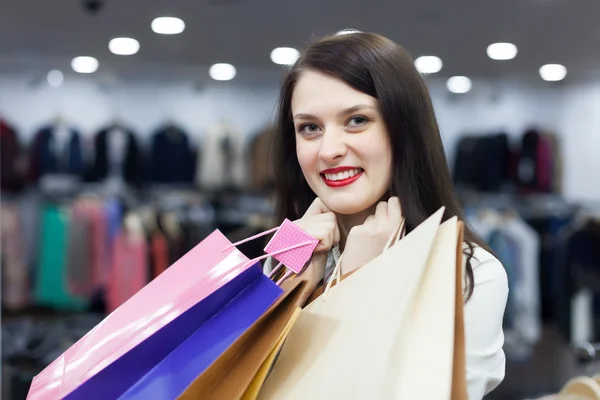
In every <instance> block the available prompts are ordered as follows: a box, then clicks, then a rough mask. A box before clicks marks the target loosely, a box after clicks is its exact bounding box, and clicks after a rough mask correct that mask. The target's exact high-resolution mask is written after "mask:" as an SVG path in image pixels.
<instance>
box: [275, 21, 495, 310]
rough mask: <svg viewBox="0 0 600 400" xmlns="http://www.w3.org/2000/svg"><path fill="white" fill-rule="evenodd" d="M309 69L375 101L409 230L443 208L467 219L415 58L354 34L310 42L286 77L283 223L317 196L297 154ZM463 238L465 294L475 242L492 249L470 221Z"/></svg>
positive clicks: (279, 150)
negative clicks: (296, 117) (301, 85)
mask: <svg viewBox="0 0 600 400" xmlns="http://www.w3.org/2000/svg"><path fill="white" fill-rule="evenodd" d="M305 70H312V71H318V72H321V73H324V74H328V75H330V76H332V77H335V78H337V79H340V80H342V81H343V82H345V83H346V84H348V85H350V86H351V87H352V88H354V89H356V90H358V91H360V92H362V93H365V94H368V95H369V96H372V97H374V98H376V99H377V100H378V103H379V109H380V112H381V114H382V117H383V120H384V122H385V125H386V127H387V132H388V135H389V138H390V145H391V147H392V149H391V150H392V173H391V177H392V178H391V186H390V193H389V194H390V196H397V197H398V198H399V199H400V203H401V205H402V212H403V215H404V217H405V219H406V231H407V233H408V232H410V231H411V230H412V229H414V228H415V227H416V226H418V225H419V224H421V223H422V222H423V221H424V220H425V219H427V218H428V217H429V216H430V215H432V214H433V213H434V212H435V211H437V210H438V209H440V208H441V207H442V206H444V207H445V213H444V216H443V220H444V221H445V220H447V219H448V218H451V217H453V216H457V217H458V218H459V219H463V218H462V212H461V209H460V206H459V204H458V201H457V199H456V197H455V194H454V189H453V185H452V179H451V175H450V171H449V168H448V164H447V161H446V156H445V153H444V147H443V144H442V140H441V137H440V132H439V128H438V124H437V120H436V117H435V114H434V109H433V104H432V102H431V98H430V96H429V91H428V89H427V86H426V85H425V82H424V81H423V79H422V77H421V75H420V74H419V72H418V71H417V70H416V68H415V66H414V60H413V58H412V57H411V55H410V54H409V53H408V52H407V51H406V50H405V49H404V48H402V47H401V46H400V45H398V44H396V43H395V42H393V41H392V40H389V39H387V38H385V37H383V36H380V35H376V34H372V33H362V32H357V31H355V32H352V33H349V34H344V35H335V36H330V37H326V38H324V39H321V40H318V41H316V42H314V43H312V44H311V45H310V46H308V48H307V49H306V50H305V52H304V53H303V54H302V55H301V57H300V58H299V59H298V61H297V62H296V63H295V65H294V66H293V67H292V68H291V70H290V71H289V72H288V73H287V76H286V77H285V80H284V82H283V86H282V88H281V93H280V98H279V104H278V113H277V121H276V134H275V137H274V140H273V152H272V154H273V156H274V157H273V165H272V167H273V169H274V173H275V176H274V179H275V184H276V195H277V197H276V201H277V203H276V215H277V219H278V222H279V223H281V222H282V221H283V219H284V218H288V219H290V220H294V219H298V218H301V217H302V215H303V214H304V212H305V211H306V210H307V209H308V207H309V206H310V204H311V203H312V202H313V200H314V199H315V198H316V195H315V193H314V192H313V191H312V190H311V188H310V187H309V186H308V183H307V182H306V180H305V179H304V177H303V174H302V171H301V169H300V165H299V164H298V159H297V157H296V138H295V134H294V132H295V130H294V123H293V120H292V110H291V101H292V95H293V91H294V87H295V84H296V82H297V81H298V78H299V76H300V74H301V73H302V71H305ZM464 240H465V242H466V244H467V246H465V251H464V254H465V255H466V257H467V265H466V275H467V285H466V290H465V294H466V299H468V298H470V297H471V295H472V293H473V289H474V282H473V268H472V263H471V260H472V257H473V250H474V245H479V246H481V247H483V248H486V249H488V247H487V246H486V244H485V243H484V242H483V241H482V240H481V239H480V238H478V237H477V236H476V235H475V234H474V232H473V231H472V230H471V229H470V228H469V227H468V226H467V225H466V224H465V229H464Z"/></svg>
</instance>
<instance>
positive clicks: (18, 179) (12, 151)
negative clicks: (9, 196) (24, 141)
mask: <svg viewBox="0 0 600 400" xmlns="http://www.w3.org/2000/svg"><path fill="white" fill-rule="evenodd" d="M21 152H22V148H21V144H20V143H19V137H18V135H17V131H16V130H15V129H14V128H13V127H12V126H10V125H9V124H8V123H7V122H6V121H4V120H2V119H0V186H1V188H2V190H3V191H11V192H15V191H19V190H21V189H23V187H24V186H25V182H24V181H25V180H24V174H23V172H24V171H23V170H22V169H21V166H20V160H21V157H22V154H21Z"/></svg>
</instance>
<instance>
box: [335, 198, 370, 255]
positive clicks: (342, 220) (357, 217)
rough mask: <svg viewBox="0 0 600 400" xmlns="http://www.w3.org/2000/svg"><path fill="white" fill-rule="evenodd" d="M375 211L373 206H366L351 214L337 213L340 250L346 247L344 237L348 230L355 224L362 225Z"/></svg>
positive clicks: (345, 237) (346, 236) (346, 235)
mask: <svg viewBox="0 0 600 400" xmlns="http://www.w3.org/2000/svg"><path fill="white" fill-rule="evenodd" d="M374 213H375V207H371V208H368V209H366V210H364V211H361V212H359V213H356V214H352V215H342V214H338V216H337V218H338V226H339V228H340V251H342V252H343V251H344V248H345V247H346V239H347V238H348V234H349V233H350V230H351V229H352V228H354V227H355V226H358V225H362V224H363V223H364V222H365V220H366V219H367V218H368V217H369V216H370V215H373V214H374Z"/></svg>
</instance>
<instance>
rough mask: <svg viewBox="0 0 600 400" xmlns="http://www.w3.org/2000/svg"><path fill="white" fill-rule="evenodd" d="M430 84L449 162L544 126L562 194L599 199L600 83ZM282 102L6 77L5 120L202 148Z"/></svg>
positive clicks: (1, 84)
mask: <svg viewBox="0 0 600 400" xmlns="http://www.w3.org/2000/svg"><path fill="white" fill-rule="evenodd" d="M274 81H275V82H276V81H277V80H274ZM429 85H430V89H431V92H432V96H433V99H434V104H435V107H436V113H437V117H438V121H439V124H440V128H441V131H442V136H443V139H444V143H445V145H446V148H447V152H448V156H449V162H450V163H452V162H453V149H454V146H455V145H456V141H457V139H458V138H459V136H460V135H461V134H464V133H470V134H485V133H486V132H499V131H503V132H506V133H508V134H509V135H511V138H512V139H514V140H518V138H519V136H520V135H521V134H522V133H523V131H524V130H525V129H526V128H527V127H530V126H537V127H541V128H544V129H548V130H550V131H553V132H555V133H556V134H557V135H558V136H559V138H560V141H561V143H562V149H563V161H564V174H563V188H564V194H565V195H566V196H567V197H568V198H570V199H573V200H585V201H600V184H598V178H597V176H598V175H600V157H598V153H599V151H600V81H598V82H589V83H587V84H585V85H583V84H580V85H558V86H552V85H542V84H539V85H531V84H530V85H527V84H523V83H518V82H513V83H510V82H503V83H501V84H500V83H495V84H491V83H489V82H475V84H474V88H473V90H472V91H471V92H470V93H468V94H466V95H460V96H457V95H450V94H449V93H448V91H447V90H446V89H445V87H444V84H443V82H441V81H437V80H435V79H431V80H430V81H429ZM276 99H277V84H276V83H275V84H273V85H260V86H258V85H257V86H255V87H252V86H249V85H240V84H236V83H235V81H232V82H226V83H217V82H215V83H211V84H207V85H205V86H203V87H200V88H198V87H194V86H193V85H189V84H173V83H168V84H167V83H162V84H161V83H143V82H128V83H115V82H113V83H110V84H107V83H104V84H99V83H98V82H94V81H91V80H89V79H81V78H79V79H71V78H69V79H68V80H66V81H65V84H64V85H63V86H62V87H60V88H58V89H56V88H51V87H48V86H47V85H44V84H40V83H37V84H36V83H34V82H32V80H31V79H30V78H25V77H19V76H6V75H5V76H0V115H3V116H4V117H6V118H8V119H9V120H10V122H11V123H13V124H14V125H15V126H16V127H17V128H18V129H19V131H20V132H22V135H23V139H24V140H26V141H27V140H29V139H30V138H31V137H32V135H33V133H34V132H35V130H36V129H37V128H38V127H39V126H40V125H41V124H44V123H46V122H48V121H50V120H52V119H53V118H54V117H55V116H56V115H59V114H60V115H61V116H62V117H63V118H65V119H67V120H69V121H71V122H72V123H73V124H74V125H75V126H77V127H79V128H80V129H81V130H82V131H83V132H84V133H85V134H87V135H91V134H92V133H93V132H95V131H96V130H98V129H99V128H100V127H102V126H103V125H104V124H106V123H109V122H110V121H112V120H113V118H114V117H115V116H117V117H118V118H119V119H121V120H122V121H124V122H126V123H127V124H129V125H130V126H131V127H133V128H134V129H135V130H136V131H137V132H138V133H139V134H140V136H141V137H143V138H146V139H147V138H148V137H149V136H150V134H151V133H152V131H153V129H154V128H156V127H157V126H158V125H159V124H160V123H162V122H164V121H166V120H172V121H176V122H177V123H179V124H180V125H182V126H183V127H184V128H186V129H187V130H189V131H190V132H191V134H192V135H193V137H194V138H195V139H197V140H200V139H201V137H202V134H203V133H204V132H205V131H206V129H208V128H210V126H212V125H214V124H215V123H217V122H218V121H219V120H221V119H225V120H228V121H229V122H231V123H233V124H234V125H235V126H236V127H237V128H238V129H240V130H241V131H243V132H246V133H247V134H249V135H251V134H252V133H254V132H256V131H257V130H259V129H261V128H262V127H263V126H264V125H265V124H266V123H267V122H268V121H269V120H270V119H271V118H272V117H273V115H274V108H275V101H276ZM594 171H595V172H594Z"/></svg>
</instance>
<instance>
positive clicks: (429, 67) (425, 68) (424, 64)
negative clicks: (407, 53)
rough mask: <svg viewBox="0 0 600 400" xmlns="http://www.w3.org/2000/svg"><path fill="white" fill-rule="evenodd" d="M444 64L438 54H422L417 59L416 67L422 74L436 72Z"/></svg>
mask: <svg viewBox="0 0 600 400" xmlns="http://www.w3.org/2000/svg"><path fill="white" fill-rule="evenodd" d="M442 66H443V64H442V60H441V59H440V58H439V57H436V56H421V57H419V58H417V59H416V60H415V67H416V68H417V71H419V72H420V73H422V74H435V73H436V72H440V70H441V69H442Z"/></svg>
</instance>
